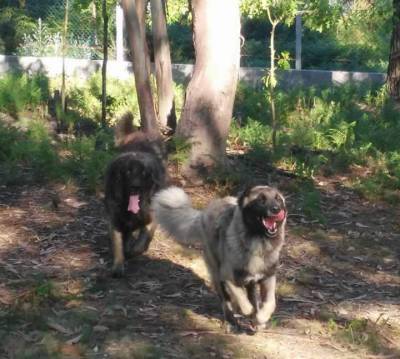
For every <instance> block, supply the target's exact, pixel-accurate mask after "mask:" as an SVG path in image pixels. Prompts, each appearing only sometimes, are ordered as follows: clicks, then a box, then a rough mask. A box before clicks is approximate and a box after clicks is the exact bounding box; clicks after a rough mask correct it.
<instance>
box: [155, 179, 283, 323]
mask: <svg viewBox="0 0 400 359" xmlns="http://www.w3.org/2000/svg"><path fill="white" fill-rule="evenodd" d="M152 207H153V209H154V216H155V219H156V221H157V222H158V223H159V224H160V225H161V227H162V228H163V229H165V230H166V231H167V232H168V233H169V234H171V235H172V236H173V237H175V239H176V240H177V241H178V242H181V243H183V244H189V243H193V242H195V241H200V242H202V243H203V246H204V257H205V261H206V263H207V266H208V269H209V272H210V276H211V279H212V282H213V285H214V287H215V290H216V291H217V293H218V295H219V297H220V299H221V301H222V307H223V312H224V317H225V319H226V320H227V321H228V322H229V323H230V324H233V325H238V322H237V321H236V319H235V316H234V314H235V312H237V311H240V312H241V313H242V314H243V315H245V316H252V318H253V319H254V324H255V325H257V326H263V325H264V324H265V323H266V322H267V321H268V320H269V318H270V316H271V314H272V313H273V312H274V310H275V286H276V276H275V272H276V268H277V265H278V260H279V253H280V250H281V248H282V245H283V243H284V236H285V222H286V216H287V211H286V206H285V200H284V197H283V196H282V194H281V193H280V192H279V191H277V190H276V189H274V188H271V187H269V186H254V187H250V188H248V189H247V190H246V191H244V192H243V194H242V195H241V196H240V197H239V199H236V198H234V197H226V198H223V199H217V200H214V201H212V202H211V203H210V204H209V205H208V206H207V208H205V209H204V210H202V211H200V210H196V209H194V208H193V207H192V205H191V201H190V199H189V197H188V196H187V194H186V193H185V192H184V191H183V190H182V189H180V188H177V187H169V188H167V189H164V190H162V191H160V192H159V193H157V194H156V195H155V197H154V199H153V204H152Z"/></svg>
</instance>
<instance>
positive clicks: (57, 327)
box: [47, 320, 73, 335]
mask: <svg viewBox="0 0 400 359" xmlns="http://www.w3.org/2000/svg"><path fill="white" fill-rule="evenodd" d="M47 325H48V326H49V327H50V328H51V329H54V330H56V331H57V332H60V333H62V334H65V335H71V334H73V332H72V331H71V330H70V329H68V328H65V327H63V326H62V325H61V324H59V323H56V322H55V321H53V320H48V321H47Z"/></svg>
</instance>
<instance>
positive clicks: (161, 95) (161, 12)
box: [151, 0, 176, 132]
mask: <svg viewBox="0 0 400 359" xmlns="http://www.w3.org/2000/svg"><path fill="white" fill-rule="evenodd" d="M151 17H152V23H153V43H154V64H155V69H156V82H157V99H158V118H159V121H160V125H161V126H162V127H164V128H167V127H168V128H169V131H168V132H173V131H174V130H175V128H176V114H175V103H174V88H173V80H172V66H171V54H170V49H169V40H168V33H167V24H166V19H165V3H164V0H151Z"/></svg>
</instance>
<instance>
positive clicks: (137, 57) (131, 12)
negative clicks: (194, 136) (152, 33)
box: [122, 0, 159, 132]
mask: <svg viewBox="0 0 400 359" xmlns="http://www.w3.org/2000/svg"><path fill="white" fill-rule="evenodd" d="M146 3H147V1H146V0H122V7H123V9H124V14H125V22H126V28H127V32H128V38H129V45H130V48H131V54H132V56H131V57H132V63H133V72H134V74H135V84H136V93H137V97H138V103H139V110H140V125H141V129H142V130H143V131H145V132H159V131H158V124H157V116H156V112H155V109H154V102H153V95H152V92H151V85H150V73H149V65H148V64H149V60H148V58H149V55H148V51H147V45H146V36H145V31H144V29H145V23H144V20H145V16H144V14H145V8H146Z"/></svg>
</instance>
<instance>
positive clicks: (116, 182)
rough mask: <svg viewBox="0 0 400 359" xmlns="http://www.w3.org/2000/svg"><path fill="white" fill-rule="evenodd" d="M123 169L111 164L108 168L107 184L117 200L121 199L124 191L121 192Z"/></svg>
mask: <svg viewBox="0 0 400 359" xmlns="http://www.w3.org/2000/svg"><path fill="white" fill-rule="evenodd" d="M122 171H123V169H122V168H121V167H120V166H112V167H111V168H110V173H109V175H108V176H109V180H108V183H109V186H111V188H112V194H113V197H114V199H116V200H117V201H120V200H122V198H123V196H124V193H123V183H122V181H123V175H122Z"/></svg>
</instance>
